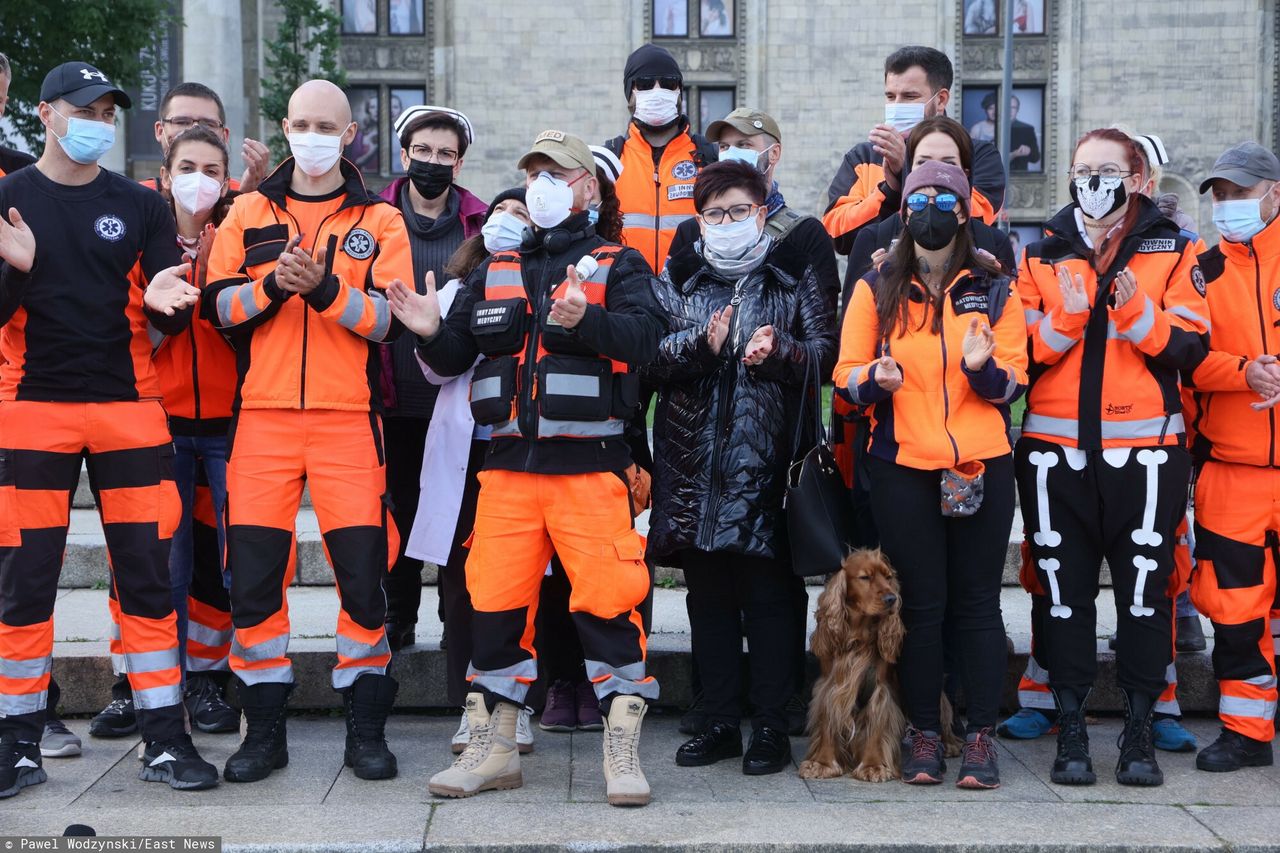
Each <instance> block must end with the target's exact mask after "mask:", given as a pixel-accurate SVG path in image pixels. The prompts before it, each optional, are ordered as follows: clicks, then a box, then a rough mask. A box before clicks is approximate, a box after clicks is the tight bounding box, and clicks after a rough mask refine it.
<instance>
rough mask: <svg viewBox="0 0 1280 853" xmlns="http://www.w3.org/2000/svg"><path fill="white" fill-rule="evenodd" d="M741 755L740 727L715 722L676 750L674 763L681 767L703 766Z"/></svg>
mask: <svg viewBox="0 0 1280 853" xmlns="http://www.w3.org/2000/svg"><path fill="white" fill-rule="evenodd" d="M740 755H742V729H740V728H738V727H737V726H731V725H729V724H728V723H722V722H716V723H712V724H711V725H709V726H707V730H706V731H705V732H703V733H702V734H700V735H698V736H697V737H695V738H693V739H692V740H689V741H686V742H685V743H683V744H681V746H680V748H679V749H677V750H676V764H678V765H680V766H681V767H705V766H706V765H708V764H715V763H716V762H717V761H723V760H724V759H726V758H737V757H738V756H740Z"/></svg>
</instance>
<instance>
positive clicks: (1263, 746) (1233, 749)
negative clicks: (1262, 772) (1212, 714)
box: [1196, 728, 1274, 773]
mask: <svg viewBox="0 0 1280 853" xmlns="http://www.w3.org/2000/svg"><path fill="white" fill-rule="evenodd" d="M1273 761H1274V759H1273V757H1272V753H1271V741H1269V740H1254V739H1253V738H1251V737H1246V736H1245V735H1242V734H1240V733H1239V732H1234V731H1232V730H1231V729H1226V728H1224V729H1223V730H1222V734H1220V735H1218V739H1217V740H1215V741H1214V742H1213V743H1211V744H1209V745H1208V746H1206V747H1205V748H1204V749H1202V750H1200V754H1199V755H1197V756H1196V767H1197V768H1198V769H1200V770H1208V771H1209V772H1210V773H1228V772H1230V771H1232V770H1239V769H1240V768H1241V767H1270V766H1271V764H1272V762H1273Z"/></svg>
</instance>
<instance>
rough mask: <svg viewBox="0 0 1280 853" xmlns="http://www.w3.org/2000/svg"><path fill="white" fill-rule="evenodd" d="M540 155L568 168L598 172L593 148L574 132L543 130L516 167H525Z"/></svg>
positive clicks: (592, 172)
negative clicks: (592, 151) (592, 152)
mask: <svg viewBox="0 0 1280 853" xmlns="http://www.w3.org/2000/svg"><path fill="white" fill-rule="evenodd" d="M538 155H541V156H543V157H550V158H551V159H552V160H554V161H555V162H557V163H559V164H560V165H561V166H564V167H565V168H566V169H586V170H587V171H588V172H590V173H591V174H593V175H594V174H595V173H596V158H595V157H594V156H592V154H591V149H590V148H588V147H587V143H585V142H583V141H582V140H581V139H579V138H578V137H576V136H574V135H573V134H572V133H565V132H564V131H562V130H544V131H542V133H539V134H538V136H537V138H536V139H534V140H533V147H532V148H530V149H529V151H528V153H526V154H525V155H524V156H523V157H521V158H520V162H519V163H516V168H517V169H523V168H525V164H527V163H528V162H529V160H531V159H532V158H533V157H535V156H538Z"/></svg>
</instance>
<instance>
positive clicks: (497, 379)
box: [471, 376, 502, 400]
mask: <svg viewBox="0 0 1280 853" xmlns="http://www.w3.org/2000/svg"><path fill="white" fill-rule="evenodd" d="M501 393H502V377H501V376H486V377H485V378H484V379H472V380H471V399H472V400H495V399H497V397H498V395H499V394H501Z"/></svg>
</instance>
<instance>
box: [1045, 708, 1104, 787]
mask: <svg viewBox="0 0 1280 853" xmlns="http://www.w3.org/2000/svg"><path fill="white" fill-rule="evenodd" d="M1088 697H1089V694H1088V692H1087V691H1086V693H1085V695H1084V696H1083V697H1082V696H1079V695H1077V694H1076V692H1075V691H1074V690H1069V689H1066V688H1064V689H1060V690H1054V691H1053V698H1054V699H1055V700H1056V701H1057V703H1058V755H1057V757H1055V758H1054V759H1053V770H1052V771H1050V773H1049V778H1050V779H1051V780H1052V781H1053V782H1055V783H1057V784H1059V785H1092V784H1093V783H1094V782H1097V781H1098V777H1097V776H1096V775H1094V772H1093V759H1092V758H1090V757H1089V730H1088V728H1086V726H1085V722H1084V700H1085V699H1087V698H1088Z"/></svg>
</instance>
